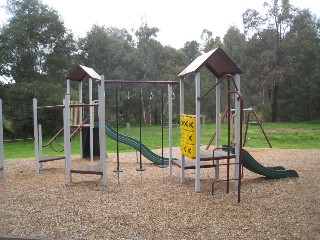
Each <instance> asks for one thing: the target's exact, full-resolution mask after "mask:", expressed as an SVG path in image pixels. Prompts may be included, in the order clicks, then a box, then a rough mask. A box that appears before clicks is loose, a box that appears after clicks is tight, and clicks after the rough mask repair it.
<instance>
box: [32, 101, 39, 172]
mask: <svg viewBox="0 0 320 240" xmlns="http://www.w3.org/2000/svg"><path fill="white" fill-rule="evenodd" d="M32 105H33V137H34V157H35V161H36V174H39V173H40V158H39V133H38V106H37V105H38V102H37V99H36V98H33V104H32Z"/></svg>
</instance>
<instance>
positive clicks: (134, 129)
mask: <svg viewBox="0 0 320 240" xmlns="http://www.w3.org/2000/svg"><path fill="white" fill-rule="evenodd" d="M113 127H115V126H113ZM263 128H264V129H265V131H266V133H267V136H268V138H269V140H270V142H271V145H272V147H274V148H298V149H299V148H300V149H319V148H320V121H310V122H285V123H264V124H263ZM244 130H245V125H244V126H243V131H244ZM214 131H215V125H214V124H205V125H201V143H202V144H203V145H207V144H208V142H209V140H210V138H211V136H212V134H213V133H214ZM119 132H120V133H121V134H124V135H128V136H131V137H133V138H135V139H137V140H139V139H140V129H139V126H131V128H130V129H127V128H126V127H125V126H119ZM141 133H142V134H141V139H142V142H143V143H144V144H145V145H146V146H147V147H149V148H150V149H157V148H161V147H162V127H161V126H159V125H155V126H151V127H143V128H142V129H141ZM50 137H51V136H46V137H44V139H43V143H46V142H48V141H49V140H50ZM247 137H248V138H249V141H248V142H247V143H246V146H247V147H259V148H261V147H262V148H264V147H265V148H268V147H269V146H268V143H267V141H266V140H265V138H264V136H263V134H262V132H261V130H260V128H259V126H258V125H252V124H251V125H249V128H248V134H247ZM226 143H227V125H226V124H222V140H221V144H226ZM179 144H180V128H179V126H178V127H174V128H173V146H179ZM163 145H164V148H167V146H168V128H164V135H163ZM54 146H55V148H56V149H60V150H62V149H61V147H59V146H58V145H54ZM79 146H80V143H79V137H77V138H76V139H75V140H73V141H72V145H71V148H72V154H80V147H79ZM116 146H117V144H116V141H113V140H112V139H110V138H108V137H107V139H106V149H107V152H116ZM4 148H5V154H4V155H5V158H6V159H9V158H26V157H34V142H33V141H30V140H26V141H14V142H5V143H4ZM119 150H120V151H121V152H130V151H133V149H132V148H131V147H130V146H128V145H125V144H122V143H119ZM43 153H44V154H45V155H54V156H57V155H61V154H63V152H55V151H53V150H52V149H51V148H50V147H46V148H43Z"/></svg>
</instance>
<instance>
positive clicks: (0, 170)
mask: <svg viewBox="0 0 320 240" xmlns="http://www.w3.org/2000/svg"><path fill="white" fill-rule="evenodd" d="M4 175H5V170H4V146H3V124H2V99H1V98H0V177H4Z"/></svg>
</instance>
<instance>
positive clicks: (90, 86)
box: [89, 78, 94, 163]
mask: <svg viewBox="0 0 320 240" xmlns="http://www.w3.org/2000/svg"><path fill="white" fill-rule="evenodd" d="M89 104H92V79H91V78H89ZM89 114H90V129H89V133H90V161H91V163H92V162H93V124H94V123H93V116H92V115H93V106H90V107H89Z"/></svg>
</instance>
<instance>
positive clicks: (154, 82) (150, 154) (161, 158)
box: [105, 80, 179, 176]
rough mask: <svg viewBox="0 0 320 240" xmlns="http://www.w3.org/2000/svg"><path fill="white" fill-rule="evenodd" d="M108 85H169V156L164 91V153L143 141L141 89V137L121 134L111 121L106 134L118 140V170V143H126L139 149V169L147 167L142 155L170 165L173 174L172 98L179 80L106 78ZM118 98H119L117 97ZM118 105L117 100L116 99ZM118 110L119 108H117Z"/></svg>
mask: <svg viewBox="0 0 320 240" xmlns="http://www.w3.org/2000/svg"><path fill="white" fill-rule="evenodd" d="M105 83H106V86H108V85H110V84H118V85H119V84H120V85H121V84H126V85H132V84H139V85H141V84H149V85H150V84H151V85H167V86H168V99H167V100H168V124H167V127H168V148H169V156H168V158H166V157H164V156H163V128H164V121H163V105H164V104H163V92H162V107H161V108H162V111H161V112H162V113H161V122H162V134H161V135H162V154H161V156H160V155H157V154H155V153H154V152H153V151H151V150H150V149H149V148H148V147H147V146H146V145H144V144H143V143H142V141H141V124H142V119H141V116H142V112H141V104H142V101H141V97H142V96H141V95H142V90H141V89H140V91H139V92H140V100H139V102H140V104H139V105H140V106H139V109H140V113H139V115H140V120H139V123H140V127H139V129H140V134H139V135H140V139H139V140H136V139H133V138H131V137H129V136H125V135H123V134H120V133H119V132H118V129H117V130H115V129H113V128H112V127H111V125H110V124H109V123H106V135H107V136H108V137H110V138H111V139H113V140H115V141H117V163H118V167H117V170H115V171H117V172H119V154H118V153H119V152H118V143H119V142H121V143H124V144H127V145H129V146H131V147H133V148H134V149H135V150H136V151H139V154H140V155H139V163H140V166H139V167H138V168H137V169H136V170H137V171H144V170H145V168H144V167H142V161H141V159H142V155H143V156H144V157H146V158H147V159H148V160H150V161H151V162H153V163H155V164H157V165H158V166H159V167H166V166H169V175H170V176H171V175H172V159H173V158H172V127H173V121H172V120H173V117H172V99H173V85H176V84H179V82H178V81H163V80H106V81H105ZM151 95H152V97H153V94H152V92H151V94H150V97H151ZM116 99H117V98H116ZM116 106H117V101H116ZM117 111H118V110H117ZM116 118H117V128H118V113H116Z"/></svg>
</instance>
